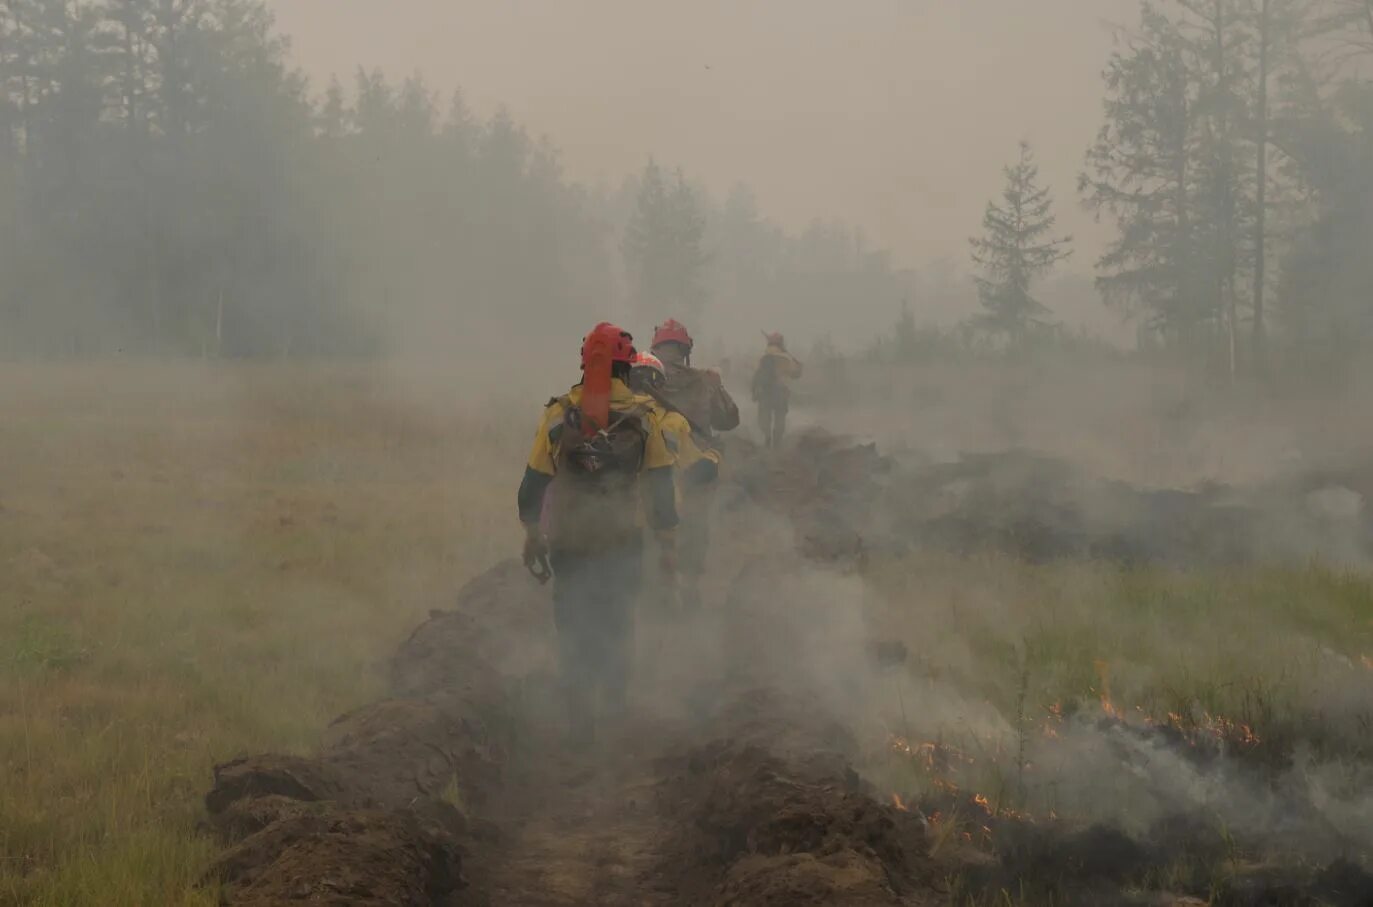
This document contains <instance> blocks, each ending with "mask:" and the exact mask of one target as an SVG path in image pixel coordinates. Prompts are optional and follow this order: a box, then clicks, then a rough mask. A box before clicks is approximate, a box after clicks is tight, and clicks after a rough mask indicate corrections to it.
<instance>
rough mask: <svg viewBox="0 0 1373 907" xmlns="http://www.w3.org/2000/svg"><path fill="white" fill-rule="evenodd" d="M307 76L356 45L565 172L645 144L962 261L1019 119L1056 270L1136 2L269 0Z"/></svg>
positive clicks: (792, 208)
mask: <svg viewBox="0 0 1373 907" xmlns="http://www.w3.org/2000/svg"><path fill="white" fill-rule="evenodd" d="M270 5H271V7H272V8H273V10H274V11H275V13H276V15H277V21H278V24H279V25H280V27H281V28H282V30H283V31H284V32H286V33H287V34H289V35H290V36H291V38H292V41H293V45H294V58H295V60H296V61H297V62H299V64H300V65H301V66H303V67H304V68H305V70H306V71H307V72H308V73H309V74H310V76H311V78H312V80H314V81H315V82H316V83H317V85H318V86H322V85H323V84H325V83H326V82H327V81H328V79H329V77H330V76H331V75H333V74H338V75H339V76H340V77H341V78H344V79H345V81H346V80H347V78H348V77H349V76H350V74H351V73H352V72H353V71H354V69H355V68H356V67H357V66H358V65H359V64H361V65H364V66H366V67H369V68H371V67H379V68H381V69H383V70H385V71H386V72H387V74H388V75H391V76H396V77H401V76H407V75H410V74H412V73H414V72H417V71H418V72H420V73H422V74H423V75H424V77H425V79H426V81H428V82H429V83H430V84H431V85H432V86H434V87H435V88H437V89H439V90H441V91H443V92H447V91H449V90H451V89H453V88H455V87H461V88H462V90H463V91H464V92H465V94H466V95H467V99H468V101H469V103H471V104H472V106H473V107H474V108H475V109H477V110H479V111H481V112H482V113H491V112H493V111H494V110H495V109H496V108H497V107H499V106H501V105H505V106H506V107H508V108H509V109H510V111H511V114H512V115H513V116H514V118H515V119H516V120H517V121H520V122H522V123H524V124H526V126H527V127H528V128H529V129H530V131H531V132H533V133H535V134H538V133H546V134H547V135H548V136H549V138H550V139H551V140H552V141H553V143H554V145H556V146H557V147H558V148H559V149H560V150H561V152H562V158H563V161H564V164H565V167H566V170H567V172H568V174H569V176H571V177H572V178H574V179H578V180H581V181H585V182H589V183H596V182H598V181H604V182H606V183H607V184H609V185H611V186H616V185H618V184H619V182H620V181H621V180H622V179H624V177H625V176H626V175H628V174H632V173H636V172H638V171H639V170H640V169H641V168H642V166H643V162H644V160H645V159H646V158H647V157H648V156H649V155H657V156H658V157H659V158H660V159H663V160H665V161H667V162H669V163H670V164H681V165H682V166H683V167H685V168H686V169H687V171H688V173H689V174H690V175H691V176H692V177H693V178H696V179H699V180H700V181H702V182H703V183H704V184H706V185H707V186H708V187H709V188H710V189H711V190H712V191H713V192H715V193H716V194H720V195H723V194H724V193H725V192H727V191H728V190H729V188H730V187H731V186H732V185H733V184H734V183H735V182H738V181H742V182H744V183H747V184H748V185H750V186H751V187H753V189H754V190H755V191H756V193H757V195H758V200H759V207H760V208H761V209H762V210H763V211H766V212H768V213H769V214H770V215H771V216H773V217H775V218H776V219H778V220H779V221H781V222H782V223H783V224H784V225H786V226H788V227H789V228H801V227H804V226H805V225H806V224H807V223H808V222H810V221H811V220H812V219H813V218H817V217H831V216H835V217H840V218H843V219H844V220H847V221H849V222H851V223H855V224H861V225H863V226H864V228H865V229H866V230H867V231H868V232H869V233H870V235H871V238H872V241H873V244H874V245H877V246H885V247H890V248H891V249H892V252H893V260H894V263H896V264H900V265H911V266H919V265H922V264H926V263H928V262H931V261H934V260H938V259H940V258H946V257H947V258H951V259H954V260H955V261H956V262H957V263H958V264H959V265H960V266H962V265H963V263H964V262H965V261H966V255H967V237H968V236H970V235H972V234H973V233H974V232H976V230H977V227H978V223H979V219H980V217H981V214H982V208H983V205H984V204H985V202H986V200H987V199H988V198H990V197H992V196H993V195H994V194H995V193H996V192H997V191H998V190H999V188H1000V185H1001V168H1002V167H1003V166H1004V165H1005V163H1006V162H1007V161H1008V160H1010V159H1011V158H1012V156H1013V154H1014V151H1015V145H1016V142H1018V141H1019V140H1021V139H1022V138H1025V139H1029V140H1030V141H1031V142H1032V143H1033V144H1035V146H1036V148H1037V150H1038V153H1039V158H1040V162H1041V165H1042V169H1043V174H1044V178H1045V181H1046V182H1047V183H1048V184H1049V185H1050V186H1051V187H1052V188H1053V189H1054V190H1055V194H1056V195H1057V197H1058V199H1059V206H1058V215H1059V223H1060V226H1061V227H1062V228H1064V229H1065V230H1066V231H1067V232H1069V233H1072V234H1074V236H1075V237H1076V239H1077V248H1078V253H1077V254H1076V255H1075V256H1074V257H1073V259H1071V260H1069V261H1068V262H1067V263H1066V264H1065V269H1066V270H1069V271H1075V272H1080V273H1084V274H1085V273H1088V272H1089V271H1090V268H1091V265H1092V262H1093V261H1094V259H1095V258H1096V255H1097V253H1098V252H1099V251H1100V249H1101V247H1102V244H1103V241H1104V240H1103V238H1102V236H1101V234H1102V228H1101V227H1100V226H1098V225H1097V224H1095V223H1094V221H1093V218H1092V216H1091V214H1090V213H1088V212H1085V211H1084V210H1083V209H1082V208H1081V207H1079V206H1078V205H1077V204H1076V203H1075V202H1076V197H1075V193H1074V187H1075V184H1076V180H1077V175H1078V172H1079V171H1080V170H1081V167H1082V152H1083V149H1084V148H1086V147H1087V146H1088V145H1089V144H1090V142H1091V140H1092V138H1093V137H1094V136H1095V134H1096V131H1097V129H1098V128H1099V125H1100V120H1101V82H1100V78H1099V76H1100V73H1101V70H1102V67H1103V65H1104V63H1105V60H1106V57H1107V54H1108V53H1109V52H1110V49H1111V46H1112V33H1111V28H1110V27H1109V26H1110V25H1111V24H1113V23H1115V24H1133V22H1134V20H1135V19H1136V15H1137V12H1136V10H1137V4H1136V3H1134V2H1132V0H1036V2H1033V3H1027V2H1023V0H968V2H963V0H958V2H955V0H870V2H863V3H835V2H830V0H760V2H754V3H748V4H739V3H736V2H732V0H706V2H692V3H642V2H638V0H589V2H578V3H553V2H524V0H516V2H510V0H461V2H449V0H406V2H402V3H396V2H389V3H379V2H376V0H272V2H271V4H270Z"/></svg>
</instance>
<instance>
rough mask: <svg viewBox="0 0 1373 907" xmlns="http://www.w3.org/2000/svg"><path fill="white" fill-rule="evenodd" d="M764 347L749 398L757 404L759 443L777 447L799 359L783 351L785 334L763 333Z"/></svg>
mask: <svg viewBox="0 0 1373 907" xmlns="http://www.w3.org/2000/svg"><path fill="white" fill-rule="evenodd" d="M763 336H764V337H765V338H767V348H766V349H765V350H764V351H763V355H762V358H760V359H759V360H758V368H757V370H756V371H754V373H753V401H754V402H755V403H757V404H758V426H759V428H761V429H762V430H763V443H764V444H765V445H766V446H767V447H769V448H775V447H780V446H781V444H782V435H783V434H785V433H786V430H787V408H788V407H789V405H790V403H791V388H790V384H791V382H793V381H795V380H796V379H797V378H800V377H801V363H800V362H799V361H797V359H796V357H795V356H793V355H792V354H791V353H789V352H787V342H786V338H785V337H783V336H782V335H781V334H769V333H767V332H764V333H763Z"/></svg>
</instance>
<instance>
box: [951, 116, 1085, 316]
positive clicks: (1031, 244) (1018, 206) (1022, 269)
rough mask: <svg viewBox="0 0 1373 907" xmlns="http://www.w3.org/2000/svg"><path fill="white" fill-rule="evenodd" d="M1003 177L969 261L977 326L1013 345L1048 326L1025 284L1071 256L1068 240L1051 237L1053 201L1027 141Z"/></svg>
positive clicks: (1045, 313) (1042, 308)
mask: <svg viewBox="0 0 1373 907" xmlns="http://www.w3.org/2000/svg"><path fill="white" fill-rule="evenodd" d="M1005 174H1006V188H1005V189H1004V190H1003V191H1002V194H1001V204H999V205H998V204H997V203H996V202H994V201H993V202H988V203H987V210H986V213H985V214H983V216H982V229H983V234H982V236H980V237H974V238H973V239H971V240H970V242H971V243H972V259H973V263H974V264H976V265H977V267H978V270H979V271H980V272H981V274H980V275H979V276H978V277H977V295H978V299H979V301H980V302H981V303H982V308H983V310H984V311H983V313H982V315H981V317H980V318H979V319H978V321H979V324H980V326H981V327H982V328H983V329H984V330H986V331H987V332H989V333H992V334H999V335H1003V336H1005V337H1006V339H1007V340H1008V341H1009V342H1011V343H1016V342H1019V341H1021V340H1023V339H1024V337H1025V335H1026V334H1027V333H1028V332H1029V331H1031V330H1032V329H1034V328H1036V327H1040V326H1044V325H1045V324H1047V323H1048V319H1047V318H1046V316H1048V315H1049V309H1048V308H1047V307H1046V306H1045V305H1044V304H1043V303H1041V302H1039V301H1038V300H1036V299H1035V298H1034V297H1033V296H1031V295H1030V285H1031V284H1032V283H1033V282H1034V280H1035V279H1037V278H1039V277H1043V276H1044V275H1045V274H1048V273H1049V272H1050V271H1051V270H1053V267H1054V265H1055V264H1057V263H1058V262H1060V261H1062V260H1063V259H1065V258H1067V257H1068V256H1069V255H1070V254H1071V250H1070V249H1069V244H1070V243H1071V242H1072V238H1071V237H1068V236H1054V235H1053V229H1054V214H1053V199H1052V198H1051V197H1050V194H1049V188H1048V187H1047V186H1042V185H1040V183H1039V167H1038V165H1036V164H1035V161H1034V155H1033V154H1032V153H1031V152H1030V146H1029V144H1028V143H1026V142H1021V143H1020V157H1019V159H1018V160H1017V161H1016V163H1014V164H1013V165H1011V166H1009V167H1007V168H1006V170H1005Z"/></svg>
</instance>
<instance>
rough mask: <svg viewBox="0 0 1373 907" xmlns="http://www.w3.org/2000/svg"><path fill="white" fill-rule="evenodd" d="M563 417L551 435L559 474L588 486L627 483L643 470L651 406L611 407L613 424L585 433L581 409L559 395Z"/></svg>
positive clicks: (611, 421)
mask: <svg viewBox="0 0 1373 907" xmlns="http://www.w3.org/2000/svg"><path fill="white" fill-rule="evenodd" d="M557 402H560V403H562V405H563V418H562V421H561V422H560V423H558V424H557V425H556V426H554V427H553V430H552V432H551V433H550V435H549V437H550V440H552V442H553V449H554V451H555V456H554V462H555V463H556V465H557V470H558V475H559V476H565V477H567V478H568V479H570V480H572V481H574V482H579V483H583V484H586V485H595V486H606V485H610V484H615V485H621V484H624V485H628V484H631V483H632V482H633V481H634V479H635V478H636V477H637V476H638V475H639V472H640V470H642V469H643V465H644V456H645V452H646V451H647V448H648V427H647V416H648V408H647V407H643V406H635V407H632V408H630V409H626V410H623V411H618V412H617V411H615V410H611V413H610V424H609V425H607V426H606V427H605V428H603V429H602V430H600V431H598V432H596V433H595V434H594V435H591V436H587V435H585V434H583V432H582V411H581V409H580V408H579V407H576V406H574V405H572V402H571V401H570V400H569V399H568V398H567V397H562V398H559V400H558V401H557Z"/></svg>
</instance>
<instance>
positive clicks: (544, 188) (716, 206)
mask: <svg viewBox="0 0 1373 907" xmlns="http://www.w3.org/2000/svg"><path fill="white" fill-rule="evenodd" d="M289 52H290V48H289V44H288V42H287V41H286V40H285V39H284V38H283V37H282V36H280V35H279V34H277V33H276V31H275V30H274V27H273V22H272V19H271V16H270V13H269V12H268V11H267V10H266V8H265V6H264V4H263V3H262V2H261V0H0V352H4V353H6V354H9V355H104V354H111V353H116V352H119V351H123V352H126V353H162V354H194V355H207V356H212V355H224V356H288V355H303V356H309V355H315V356H331V355H354V354H369V353H373V352H376V351H380V350H385V349H387V348H388V344H395V343H399V344H400V345H401V346H402V348H411V346H412V345H419V346H421V347H422V346H425V345H428V346H429V347H432V348H433V349H435V350H443V349H444V348H445V346H446V345H450V344H453V343H458V342H461V341H463V340H466V341H467V342H469V343H477V344H480V343H482V341H481V340H480V338H482V337H484V336H489V332H490V331H491V330H495V329H501V330H503V331H508V330H509V329H510V328H511V327H512V326H520V327H521V328H522V329H523V330H524V331H525V332H526V334H527V335H529V336H530V337H531V338H533V341H532V342H537V341H538V340H539V339H540V338H544V339H548V340H549V342H550V343H551V342H554V341H553V338H559V339H563V340H565V335H566V334H567V333H568V332H575V331H579V330H581V329H583V328H584V327H585V323H586V321H587V319H588V318H590V319H595V318H599V317H604V316H605V315H606V314H607V313H608V312H610V313H614V312H615V311H617V310H619V311H621V312H623V313H625V315H626V317H628V316H631V315H632V316H634V317H636V318H639V319H642V320H643V321H645V322H648V320H649V319H651V318H659V317H662V316H663V315H664V314H667V313H669V312H671V313H674V314H677V315H678V316H679V317H696V316H701V317H705V316H706V315H707V313H708V311H710V310H712V309H713V310H714V311H715V312H719V311H721V310H724V309H727V308H729V307H731V306H734V305H736V304H741V303H742V302H743V301H744V300H745V299H747V300H748V301H749V302H751V303H757V304H759V306H760V309H761V310H763V311H766V310H767V301H768V300H773V301H775V302H776V303H777V304H778V305H779V306H780V305H781V304H782V303H783V301H784V297H789V296H790V295H791V294H793V293H795V292H797V291H798V290H804V291H805V293H804V295H803V299H802V301H803V303H804V301H805V299H811V300H813V301H814V302H815V303H816V304H823V305H826V306H830V307H837V306H839V305H840V300H848V301H853V300H854V299H855V298H856V297H855V294H859V296H860V297H861V298H862V299H865V300H867V301H869V302H871V303H872V304H873V305H877V304H878V301H877V297H878V296H879V295H880V296H882V297H883V298H884V299H885V300H888V302H887V304H890V303H889V300H891V299H892V298H894V297H895V296H896V295H897V293H898V291H897V290H896V289H895V288H894V283H893V282H894V280H895V278H894V277H893V276H892V275H890V273H889V269H888V273H887V274H886V275H885V276H883V277H881V278H880V279H877V280H874V279H873V277H872V274H873V268H874V267H875V264H874V262H875V261H877V259H874V258H873V256H872V254H871V250H866V249H864V248H863V243H862V242H861V240H860V239H857V238H856V235H855V232H854V231H852V230H850V229H849V228H847V227H843V226H836V225H829V224H824V225H817V227H815V228H812V229H811V230H809V231H806V232H804V233H803V234H801V235H799V236H793V235H791V234H788V233H787V232H786V231H783V230H781V229H779V228H777V227H776V226H775V225H773V224H771V223H770V222H769V221H767V220H766V218H763V217H762V216H760V215H759V214H758V213H757V211H756V210H755V208H754V207H753V204H752V201H751V197H750V196H749V194H748V192H747V190H744V189H739V190H736V192H735V193H734V194H733V195H731V196H730V197H729V199H728V200H726V201H724V202H720V203H717V202H715V201H714V200H713V199H711V198H710V197H709V195H708V194H707V193H706V192H705V191H704V190H702V189H701V188H700V187H699V186H696V185H694V184H692V183H691V182H690V181H689V180H688V179H687V178H686V176H685V175H684V174H682V173H681V172H680V171H677V172H668V171H666V170H664V169H662V168H660V167H659V165H658V164H656V163H654V162H650V163H649V165H648V166H647V167H646V168H645V170H644V172H643V173H641V174H638V175H634V176H632V177H630V178H628V179H626V181H625V182H624V184H623V185H621V186H617V187H613V188H608V187H604V186H600V187H588V186H583V185H579V184H577V183H575V182H573V181H571V180H569V179H567V178H566V177H565V176H564V174H563V173H562V172H561V169H560V164H559V159H558V154H557V152H556V150H555V149H554V148H553V147H552V146H551V145H550V144H549V143H548V142H547V141H546V140H539V139H535V138H531V137H530V135H529V134H528V133H527V132H526V131H525V130H524V129H523V128H522V127H521V126H520V125H519V124H518V123H516V122H514V121H513V119H512V118H511V117H510V116H509V115H508V114H507V113H505V112H497V113H496V114H495V115H494V116H490V117H485V118H483V117H479V116H477V115H475V114H474V113H473V112H472V111H471V110H470V109H469V107H468V106H467V105H466V104H465V103H464V100H463V97H462V94H461V93H460V92H459V93H455V94H453V95H452V96H451V97H447V98H440V97H439V96H438V95H437V94H436V93H435V92H434V91H433V90H431V89H430V88H429V87H428V86H426V85H425V83H424V82H423V80H422V79H421V78H419V77H417V76H416V77H411V78H408V79H404V80H401V81H395V80H388V79H387V78H385V77H384V76H383V75H382V74H381V73H378V72H370V71H366V70H362V69H359V70H358V71H357V72H356V73H355V74H354V76H353V78H352V79H351V80H350V81H349V82H348V83H346V84H344V83H341V82H339V81H338V80H335V81H333V82H331V83H330V84H329V85H327V86H326V87H325V88H324V90H323V91H321V92H318V93H314V92H312V91H311V88H310V86H309V85H308V83H307V81H306V79H305V78H304V77H303V76H302V75H301V74H300V73H299V72H298V71H297V70H296V69H294V68H293V66H292V64H291V62H290V57H289ZM819 286H823V287H825V288H826V289H827V291H828V292H830V293H831V294H832V295H829V296H827V297H826V298H825V299H824V300H820V299H818V295H817V292H816V287H819ZM708 299H709V300H711V301H713V303H714V304H713V306H709V307H708V306H707V305H706V302H707V300H708ZM788 301H789V300H788ZM763 326H765V325H760V327H763Z"/></svg>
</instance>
